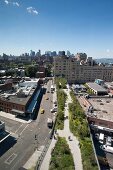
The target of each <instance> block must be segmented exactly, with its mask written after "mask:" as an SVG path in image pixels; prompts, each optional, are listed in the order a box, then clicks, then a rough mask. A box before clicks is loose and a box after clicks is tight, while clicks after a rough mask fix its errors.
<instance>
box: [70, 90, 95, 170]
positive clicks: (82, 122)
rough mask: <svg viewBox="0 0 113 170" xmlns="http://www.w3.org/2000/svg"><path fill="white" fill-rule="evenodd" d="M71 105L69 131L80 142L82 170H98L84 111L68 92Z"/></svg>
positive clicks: (72, 94) (71, 93)
mask: <svg viewBox="0 0 113 170" xmlns="http://www.w3.org/2000/svg"><path fill="white" fill-rule="evenodd" d="M70 95H71V97H72V100H73V103H70V104H69V112H70V129H71V131H72V132H73V134H74V135H76V136H77V137H78V139H79V142H80V149H81V156H82V162H83V169H84V170H91V169H93V170H98V166H97V162H96V159H95V155H94V151H93V146H92V142H91V139H90V132H89V127H88V123H87V119H86V117H85V114H84V111H83V109H82V107H81V106H80V104H79V102H78V100H77V99H76V97H75V95H74V93H73V92H70Z"/></svg>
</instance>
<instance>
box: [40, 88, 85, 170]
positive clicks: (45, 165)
mask: <svg viewBox="0 0 113 170" xmlns="http://www.w3.org/2000/svg"><path fill="white" fill-rule="evenodd" d="M64 91H65V92H66V93H67V96H68V99H67V102H66V105H67V106H66V107H65V112H64V116H65V120H64V130H57V133H58V135H59V136H60V137H65V138H66V140H67V143H68V145H69V148H70V150H71V153H72V156H73V160H74V164H75V170H83V166H82V159H81V152H80V149H79V142H78V140H77V138H76V137H75V136H74V135H73V134H72V133H71V132H70V129H69V119H68V118H69V112H68V104H69V103H71V102H72V100H71V96H70V90H69V89H68V90H64ZM66 117H67V118H66ZM69 136H70V138H71V140H69V139H68V137H69ZM56 141H57V140H55V139H52V142H51V145H50V147H49V149H48V151H47V153H46V155H45V158H44V160H43V162H42V165H41V168H40V169H41V170H48V169H49V163H50V160H51V151H52V149H53V148H54V146H55V143H56Z"/></svg>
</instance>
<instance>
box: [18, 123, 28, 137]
mask: <svg viewBox="0 0 113 170" xmlns="http://www.w3.org/2000/svg"><path fill="white" fill-rule="evenodd" d="M28 126H29V124H28V125H26V127H25V128H24V129H23V130H22V132H21V133H20V134H19V135H22V133H23V132H24V130H25V129H26V128H27V127H28Z"/></svg>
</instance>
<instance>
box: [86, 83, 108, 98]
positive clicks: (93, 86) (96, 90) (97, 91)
mask: <svg viewBox="0 0 113 170" xmlns="http://www.w3.org/2000/svg"><path fill="white" fill-rule="evenodd" d="M86 84H87V85H88V87H89V88H90V89H91V90H92V91H93V93H94V94H96V95H107V94H108V91H107V90H106V89H104V88H103V87H102V86H100V85H98V84H97V83H91V82H89V83H86Z"/></svg>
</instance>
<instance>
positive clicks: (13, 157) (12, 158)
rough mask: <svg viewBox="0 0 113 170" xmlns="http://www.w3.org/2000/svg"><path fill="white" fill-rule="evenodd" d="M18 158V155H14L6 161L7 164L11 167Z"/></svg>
mask: <svg viewBox="0 0 113 170" xmlns="http://www.w3.org/2000/svg"><path fill="white" fill-rule="evenodd" d="M16 157H17V154H15V153H13V154H12V155H11V156H10V157H9V158H8V159H7V160H6V161H5V163H6V164H8V165H10V164H11V163H12V162H13V161H14V159H15V158H16Z"/></svg>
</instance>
